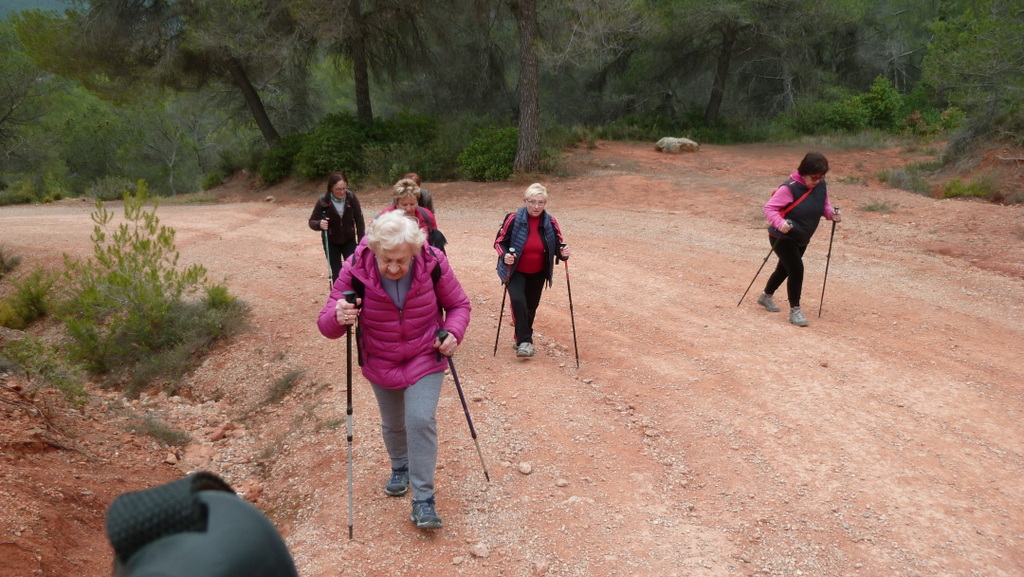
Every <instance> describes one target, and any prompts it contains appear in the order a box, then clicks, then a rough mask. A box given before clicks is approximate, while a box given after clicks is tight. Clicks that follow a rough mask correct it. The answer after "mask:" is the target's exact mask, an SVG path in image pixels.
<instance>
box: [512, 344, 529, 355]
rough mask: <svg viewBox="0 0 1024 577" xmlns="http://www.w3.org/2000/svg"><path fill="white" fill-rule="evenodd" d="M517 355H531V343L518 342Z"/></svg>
mask: <svg viewBox="0 0 1024 577" xmlns="http://www.w3.org/2000/svg"><path fill="white" fill-rule="evenodd" d="M516 356H517V357H532V356H533V343H519V348H517V349H516Z"/></svg>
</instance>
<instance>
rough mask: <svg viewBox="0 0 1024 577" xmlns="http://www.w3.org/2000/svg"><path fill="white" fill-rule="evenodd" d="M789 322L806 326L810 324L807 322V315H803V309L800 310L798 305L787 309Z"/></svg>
mask: <svg viewBox="0 0 1024 577" xmlns="http://www.w3.org/2000/svg"><path fill="white" fill-rule="evenodd" d="M789 322H791V323H793V324H794V325H796V326H798V327H806V326H807V325H809V324H811V323H809V322H807V317H805V316H804V311H802V310H800V307H793V308H791V309H789Z"/></svg>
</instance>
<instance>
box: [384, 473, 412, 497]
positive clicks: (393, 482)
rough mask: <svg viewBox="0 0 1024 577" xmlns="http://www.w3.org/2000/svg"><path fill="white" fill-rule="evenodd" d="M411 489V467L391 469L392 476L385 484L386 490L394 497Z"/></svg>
mask: <svg viewBox="0 0 1024 577" xmlns="http://www.w3.org/2000/svg"><path fill="white" fill-rule="evenodd" d="M408 491H409V469H391V478H390V479H388V482H387V484H385V485H384V492H385V493H387V494H388V495H391V496H392V497H398V496H399V495H404V494H406V493H407V492H408Z"/></svg>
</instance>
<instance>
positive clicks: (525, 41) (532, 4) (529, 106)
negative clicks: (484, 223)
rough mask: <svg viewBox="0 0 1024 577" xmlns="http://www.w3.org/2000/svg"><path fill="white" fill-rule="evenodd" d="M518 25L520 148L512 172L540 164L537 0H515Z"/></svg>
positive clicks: (532, 170)
mask: <svg viewBox="0 0 1024 577" xmlns="http://www.w3.org/2000/svg"><path fill="white" fill-rule="evenodd" d="M512 8H513V12H514V13H515V15H516V26H517V28H518V29H519V148H518V149H517V150H516V161H515V164H514V165H513V170H514V171H515V172H536V171H537V169H539V168H540V61H539V59H538V57H537V42H538V41H539V39H540V26H539V25H538V24H537V0H514V4H513V6H512Z"/></svg>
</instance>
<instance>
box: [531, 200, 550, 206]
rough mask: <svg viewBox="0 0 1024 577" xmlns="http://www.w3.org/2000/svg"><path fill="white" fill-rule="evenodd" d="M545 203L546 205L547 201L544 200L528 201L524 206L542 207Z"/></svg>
mask: <svg viewBox="0 0 1024 577" xmlns="http://www.w3.org/2000/svg"><path fill="white" fill-rule="evenodd" d="M547 203H548V201H546V200H528V201H526V204H528V205H530V206H544V205H546V204H547Z"/></svg>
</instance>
